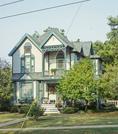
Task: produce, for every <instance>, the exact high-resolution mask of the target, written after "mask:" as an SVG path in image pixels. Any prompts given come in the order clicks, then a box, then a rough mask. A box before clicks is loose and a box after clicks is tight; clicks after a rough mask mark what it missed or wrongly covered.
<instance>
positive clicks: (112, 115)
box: [9, 112, 118, 128]
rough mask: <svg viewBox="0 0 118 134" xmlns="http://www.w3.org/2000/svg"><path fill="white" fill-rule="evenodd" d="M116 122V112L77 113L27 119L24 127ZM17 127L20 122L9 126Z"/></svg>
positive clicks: (117, 121) (117, 115)
mask: <svg viewBox="0 0 118 134" xmlns="http://www.w3.org/2000/svg"><path fill="white" fill-rule="evenodd" d="M96 124H98V125H102V124H104V125H107V124H110V125H111V124H118V112H107V113H81V114H79V113H77V114H59V115H48V116H42V117H40V118H39V120H38V121H35V120H28V121H26V122H25V124H24V127H34V128H35V127H49V126H74V125H96ZM9 127H10V128H12V127H13V128H17V127H18V128H19V127H21V124H17V125H14V126H9Z"/></svg>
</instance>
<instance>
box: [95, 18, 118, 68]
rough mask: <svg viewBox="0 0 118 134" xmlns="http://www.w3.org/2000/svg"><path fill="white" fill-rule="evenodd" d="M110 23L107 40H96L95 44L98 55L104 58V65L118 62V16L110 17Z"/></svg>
mask: <svg viewBox="0 0 118 134" xmlns="http://www.w3.org/2000/svg"><path fill="white" fill-rule="evenodd" d="M108 25H109V26H110V27H111V31H110V32H109V33H108V34H107V38H108V39H107V40H106V41H105V42H104V43H102V42H98V41H97V42H95V43H94V46H95V49H96V52H97V54H98V55H100V56H101V58H102V59H103V62H104V65H105V66H106V65H107V64H112V65H115V64H118V16H117V17H109V18H108Z"/></svg>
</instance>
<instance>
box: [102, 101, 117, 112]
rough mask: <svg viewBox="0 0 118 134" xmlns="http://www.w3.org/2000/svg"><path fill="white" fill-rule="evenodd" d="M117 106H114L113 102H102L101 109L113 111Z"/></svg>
mask: <svg viewBox="0 0 118 134" xmlns="http://www.w3.org/2000/svg"><path fill="white" fill-rule="evenodd" d="M116 109H117V108H116V107H115V105H114V104H110V103H105V104H102V110H103V111H108V112H109V111H114V110H116Z"/></svg>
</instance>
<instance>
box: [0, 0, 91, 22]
mask: <svg viewBox="0 0 118 134" xmlns="http://www.w3.org/2000/svg"><path fill="white" fill-rule="evenodd" d="M87 1H90V0H81V1H76V2H72V3H67V4H62V5H57V6H52V7H47V8H42V9H37V10H32V11H28V12H22V13H18V14H13V15H8V16H3V17H0V20H2V19H6V18H11V17H16V16H21V15H26V14H31V13H35V12H41V11H45V10H51V9H55V8H60V7H65V6H70V5H76V4H79V3H83V2H87Z"/></svg>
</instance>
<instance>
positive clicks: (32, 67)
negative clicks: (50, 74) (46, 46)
mask: <svg viewBox="0 0 118 134" xmlns="http://www.w3.org/2000/svg"><path fill="white" fill-rule="evenodd" d="M34 67H35V60H34V57H31V72H34V70H35V68H34Z"/></svg>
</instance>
